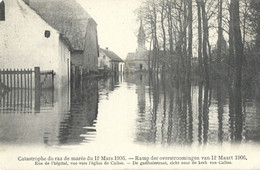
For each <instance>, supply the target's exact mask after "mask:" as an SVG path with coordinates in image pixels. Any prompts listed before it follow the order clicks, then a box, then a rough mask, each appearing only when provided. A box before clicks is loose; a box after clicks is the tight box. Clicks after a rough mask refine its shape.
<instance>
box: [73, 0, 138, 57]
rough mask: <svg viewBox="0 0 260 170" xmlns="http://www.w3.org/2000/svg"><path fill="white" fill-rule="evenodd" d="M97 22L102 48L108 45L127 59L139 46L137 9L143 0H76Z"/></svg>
mask: <svg viewBox="0 0 260 170" xmlns="http://www.w3.org/2000/svg"><path fill="white" fill-rule="evenodd" d="M76 1H77V2H78V3H79V4H81V5H82V7H83V8H84V9H85V10H86V11H87V12H88V13H89V14H90V15H91V16H92V18H94V20H95V21H96V22H97V24H98V26H97V31H98V41H99V45H100V47H101V48H106V47H108V49H109V50H111V51H113V52H115V53H116V54H117V55H118V56H119V57H121V58H122V59H125V58H126V56H127V53H129V52H135V50H136V48H137V37H136V35H137V31H138V28H139V21H138V20H137V16H136V14H135V12H134V11H135V10H136V9H137V8H138V7H139V6H140V5H141V2H142V1H141V0H76Z"/></svg>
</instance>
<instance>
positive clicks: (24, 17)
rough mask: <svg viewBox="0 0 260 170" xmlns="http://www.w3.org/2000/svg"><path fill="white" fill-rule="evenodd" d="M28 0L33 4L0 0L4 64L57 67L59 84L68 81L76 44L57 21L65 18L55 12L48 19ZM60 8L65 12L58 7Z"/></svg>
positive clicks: (0, 51) (1, 58)
mask: <svg viewBox="0 0 260 170" xmlns="http://www.w3.org/2000/svg"><path fill="white" fill-rule="evenodd" d="M30 2H31V1H30ZM33 2H34V1H33ZM35 2H36V1H35ZM37 2H38V1H37ZM42 2H45V1H42ZM28 4H31V3H29V1H28V0H5V1H3V0H2V2H1V3H0V30H1V33H0V68H6V69H17V68H19V69H21V68H23V69H27V68H34V67H40V69H41V70H54V72H55V73H56V76H55V82H56V83H55V84H57V85H58V86H59V85H61V84H65V83H66V82H68V81H69V80H70V62H71V52H70V51H72V50H73V47H72V45H71V43H70V40H69V39H68V38H67V37H66V35H64V34H62V33H63V32H62V31H60V30H59V29H58V28H57V27H55V26H54V24H53V23H54V22H55V23H56V22H62V21H63V20H56V19H55V18H53V17H51V16H50V17H49V20H47V19H46V20H45V19H44V17H43V15H39V13H38V11H37V10H36V9H38V8H31V6H28ZM32 4H33V3H32ZM63 5H65V4H63ZM63 5H62V4H61V5H60V6H63ZM44 7H45V6H44V5H43V6H41V8H44ZM56 12H57V13H62V12H61V10H58V9H56ZM45 13H48V14H51V13H52V12H50V11H46V12H45ZM64 15H65V14H64ZM51 21H53V23H52V22H51ZM64 22H65V21H64ZM64 25H65V24H64Z"/></svg>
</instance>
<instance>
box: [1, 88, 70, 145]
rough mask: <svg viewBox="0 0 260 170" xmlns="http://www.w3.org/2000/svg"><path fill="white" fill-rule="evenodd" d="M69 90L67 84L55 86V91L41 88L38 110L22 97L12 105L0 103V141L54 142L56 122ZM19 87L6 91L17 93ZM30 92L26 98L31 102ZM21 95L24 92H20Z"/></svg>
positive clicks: (61, 115) (67, 105) (65, 109)
mask: <svg viewBox="0 0 260 170" xmlns="http://www.w3.org/2000/svg"><path fill="white" fill-rule="evenodd" d="M69 90H70V89H69V88H68V87H64V88H62V89H55V92H54V91H53V90H51V89H49V90H42V92H41V99H40V104H39V105H40V107H39V110H38V111H35V108H34V106H32V107H27V104H28V102H27V101H26V100H16V103H15V104H16V105H12V106H10V105H9V106H7V105H6V106H3V105H1V106H0V109H1V112H0V129H1V132H0V142H1V143H6V142H8V143H15V144H23V143H28V144H29V143H30V144H42V143H43V142H45V143H48V144H58V143H59V142H58V131H59V124H60V121H61V120H62V119H63V118H64V113H67V112H68V111H69V108H70V100H69V97H70V92H69ZM21 91H22V90H20V91H19V90H17V91H11V92H10V94H12V93H13V95H15V96H16V97H18V95H19V97H20V96H21ZM25 92H26V91H25ZM25 92H24V93H25ZM29 96H30V93H29ZM33 96H34V95H32V98H30V99H31V103H34V102H35V101H34V98H33ZM24 98H28V96H25V95H24ZM29 104H30V103H29ZM33 105H34V104H33Z"/></svg>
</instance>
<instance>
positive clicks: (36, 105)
mask: <svg viewBox="0 0 260 170" xmlns="http://www.w3.org/2000/svg"><path fill="white" fill-rule="evenodd" d="M34 79H35V80H34V81H35V103H34V109H35V111H40V96H41V73H40V67H34Z"/></svg>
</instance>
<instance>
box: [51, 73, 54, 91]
mask: <svg viewBox="0 0 260 170" xmlns="http://www.w3.org/2000/svg"><path fill="white" fill-rule="evenodd" d="M51 81H52V84H51V86H52V87H51V88H52V89H54V71H53V70H52V71H51Z"/></svg>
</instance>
